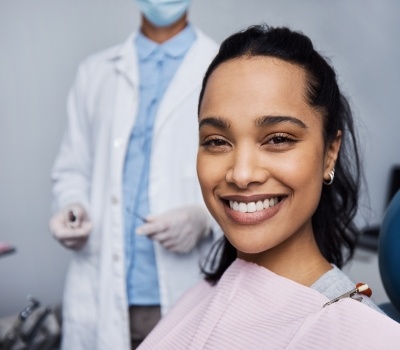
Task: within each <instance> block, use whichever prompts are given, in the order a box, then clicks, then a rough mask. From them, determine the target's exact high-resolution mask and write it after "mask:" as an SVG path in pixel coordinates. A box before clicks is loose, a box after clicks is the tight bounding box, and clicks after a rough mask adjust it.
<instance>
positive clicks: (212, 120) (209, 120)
mask: <svg viewBox="0 0 400 350" xmlns="http://www.w3.org/2000/svg"><path fill="white" fill-rule="evenodd" d="M206 125H210V126H213V127H215V128H217V129H220V130H229V129H230V128H231V126H230V124H229V123H228V122H227V121H226V120H225V119H223V118H220V117H206V118H203V119H202V120H200V122H199V129H201V128H202V127H203V126H206Z"/></svg>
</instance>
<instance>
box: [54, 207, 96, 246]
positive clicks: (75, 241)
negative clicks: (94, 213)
mask: <svg viewBox="0 0 400 350" xmlns="http://www.w3.org/2000/svg"><path fill="white" fill-rule="evenodd" d="M49 227H50V231H51V233H52V234H53V236H54V237H55V238H56V239H57V240H58V241H59V242H60V243H61V244H62V245H64V246H65V247H66V248H69V249H75V250H77V249H80V248H81V247H82V246H83V245H84V244H85V243H86V241H87V239H88V237H89V233H90V231H91V230H92V227H93V225H92V223H91V222H90V220H89V216H88V214H87V212H86V210H85V208H84V207H83V206H82V205H80V204H71V205H69V206H67V207H66V208H64V209H62V210H60V211H59V212H58V213H56V214H54V215H53V216H52V217H51V219H50V222H49Z"/></svg>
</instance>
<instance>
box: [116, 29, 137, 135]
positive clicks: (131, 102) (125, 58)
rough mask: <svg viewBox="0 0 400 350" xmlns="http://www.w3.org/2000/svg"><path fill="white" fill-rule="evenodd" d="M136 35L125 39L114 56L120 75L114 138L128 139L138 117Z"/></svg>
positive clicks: (117, 87)
mask: <svg viewBox="0 0 400 350" xmlns="http://www.w3.org/2000/svg"><path fill="white" fill-rule="evenodd" d="M135 36H136V33H134V34H133V35H131V36H130V37H129V38H128V40H126V41H125V43H124V44H123V45H122V46H121V49H120V51H119V53H118V55H116V56H115V58H114V65H115V71H116V74H117V75H118V77H117V79H116V81H117V83H116V86H115V92H114V116H113V118H114V120H115V123H114V126H115V127H114V130H113V137H114V139H117V138H118V139H119V138H122V139H123V140H126V139H127V138H128V137H129V135H130V132H131V129H132V126H133V124H134V121H135V118H136V109H137V101H138V91H139V73H138V63H137V54H136V49H135V47H134V40H135Z"/></svg>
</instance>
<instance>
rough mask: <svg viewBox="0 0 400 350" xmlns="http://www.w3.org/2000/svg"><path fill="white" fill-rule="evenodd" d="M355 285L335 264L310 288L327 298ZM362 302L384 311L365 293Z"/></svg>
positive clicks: (340, 293)
mask: <svg viewBox="0 0 400 350" xmlns="http://www.w3.org/2000/svg"><path fill="white" fill-rule="evenodd" d="M354 287H355V283H354V282H353V281H351V279H350V278H349V277H348V276H347V275H346V274H345V273H344V272H343V271H342V270H340V269H339V268H338V267H337V266H335V265H332V269H331V270H329V271H328V272H326V273H325V274H323V275H322V276H321V277H320V278H319V279H318V280H317V281H315V282H314V283H313V285H311V288H312V289H314V290H316V291H317V292H319V293H321V294H323V295H325V296H326V297H327V298H328V299H333V298H336V297H338V296H340V295H342V294H344V293H346V292H348V291H350V290H352V289H353V288H354ZM362 298H363V299H362V301H361V302H362V303H363V304H365V305H368V306H369V307H371V308H373V309H375V310H377V311H379V312H381V313H384V312H383V311H382V310H381V309H380V308H379V307H378V306H377V305H376V304H375V303H374V302H373V301H372V300H371V298H369V297H368V296H366V295H362Z"/></svg>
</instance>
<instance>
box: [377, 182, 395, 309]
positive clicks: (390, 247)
mask: <svg viewBox="0 0 400 350" xmlns="http://www.w3.org/2000/svg"><path fill="white" fill-rule="evenodd" d="M378 261H379V271H380V275H381V279H382V283H383V286H384V288H385V291H386V293H387V295H388V297H389V299H390V301H391V303H392V304H393V306H394V307H395V308H396V309H397V310H398V311H399V312H400V190H398V191H397V192H396V194H395V195H394V197H393V198H392V200H391V201H390V203H389V205H388V207H387V208H386V211H385V215H384V217H383V222H382V226H381V229H380V234H379V247H378Z"/></svg>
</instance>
